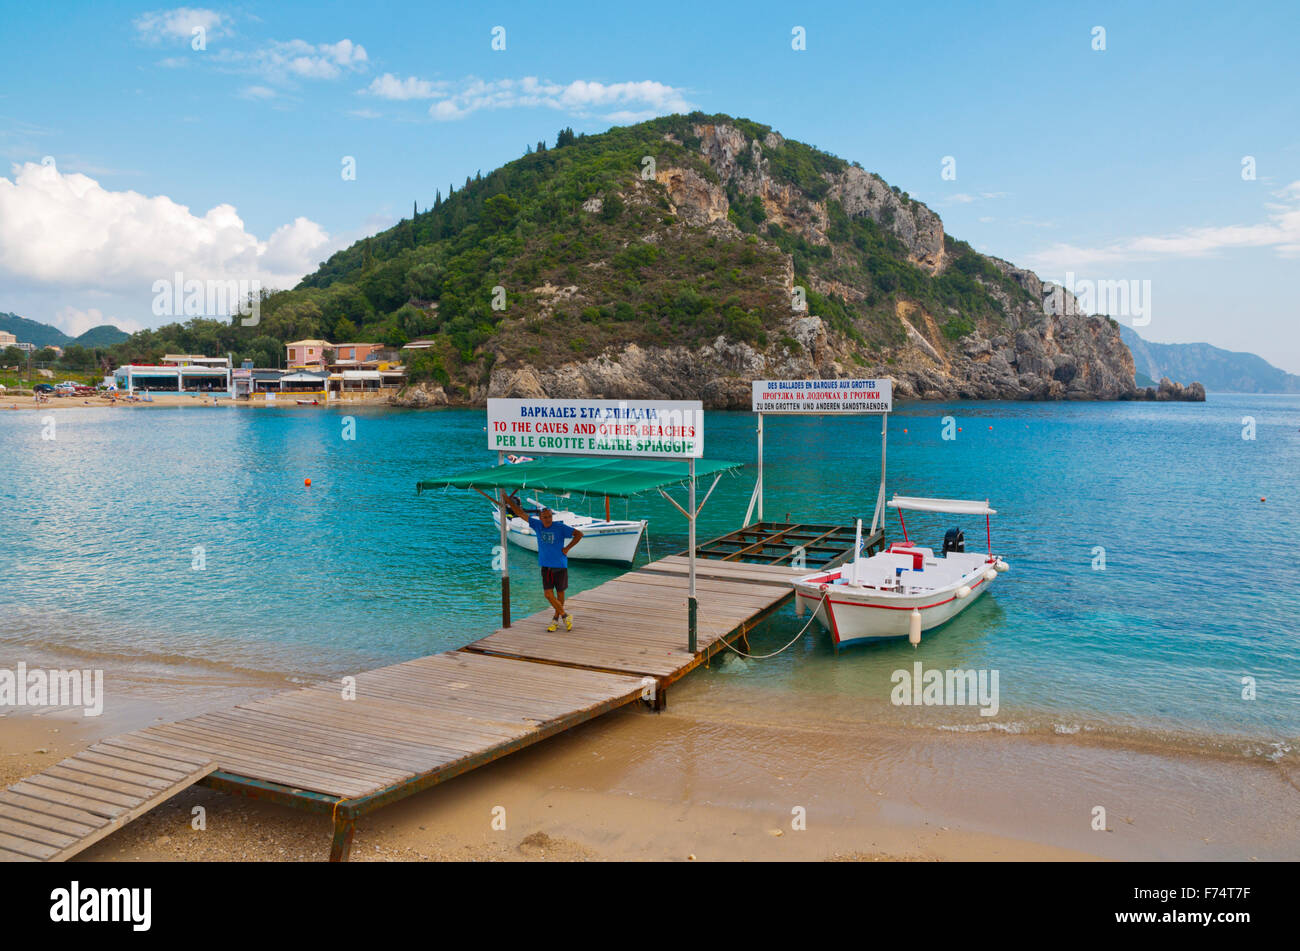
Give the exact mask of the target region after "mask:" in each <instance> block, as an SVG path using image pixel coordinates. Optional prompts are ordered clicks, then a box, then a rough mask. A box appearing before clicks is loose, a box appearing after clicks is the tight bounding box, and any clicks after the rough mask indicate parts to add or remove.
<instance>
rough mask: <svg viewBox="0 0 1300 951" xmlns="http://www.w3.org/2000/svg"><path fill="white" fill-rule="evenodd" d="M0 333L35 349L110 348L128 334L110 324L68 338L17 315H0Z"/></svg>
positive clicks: (52, 328) (53, 328)
mask: <svg viewBox="0 0 1300 951" xmlns="http://www.w3.org/2000/svg"><path fill="white" fill-rule="evenodd" d="M0 331H5V332H7V333H11V334H13V335H14V336H15V337H17V338H18V342H19V343H30V344H33V345H35V346H36V347H69V346H71V345H72V344H80V345H81V346H83V347H111V346H112V345H113V344H115V343H121V342H122V341H123V340H126V339H127V338H128V337H129V336H130V334H128V333H127V332H126V331H125V330H119V329H118V328H117V327H114V326H113V325H112V324H100V325H99V326H98V327H92V328H90V329H89V330H87V331H86V332H85V333H84V334H82V335H81V336H79V337H69V336H68V335H67V334H65V333H64V332H63V331H62V330H60V329H59V328H58V327H51V326H50V325H49V324H43V323H41V322H40V321H39V320H29V319H28V318H26V317H19V316H18V315H17V314H5V313H0Z"/></svg>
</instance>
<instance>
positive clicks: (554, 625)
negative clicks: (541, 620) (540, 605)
mask: <svg viewBox="0 0 1300 951" xmlns="http://www.w3.org/2000/svg"><path fill="white" fill-rule="evenodd" d="M559 629H560V619H559V618H557V617H553V618H551V626H550V627H548V628H547V630H548V631H558V630H559Z"/></svg>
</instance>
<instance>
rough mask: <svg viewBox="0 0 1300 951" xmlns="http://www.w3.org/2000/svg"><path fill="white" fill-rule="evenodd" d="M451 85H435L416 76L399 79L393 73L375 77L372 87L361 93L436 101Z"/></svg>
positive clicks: (440, 83)
mask: <svg viewBox="0 0 1300 951" xmlns="http://www.w3.org/2000/svg"><path fill="white" fill-rule="evenodd" d="M449 85H450V84H449V83H445V82H437V83H435V82H432V81H431V80H428V79H419V78H417V77H415V76H408V77H407V78H406V79H398V78H397V77H396V76H394V75H393V74H392V73H384V75H382V76H377V77H375V79H374V80H373V81H372V82H371V83H370V85H369V86H367V87H366V88H365V89H363V90H361V92H363V93H369V94H370V95H372V96H378V97H380V98H381V99H396V100H406V99H436V98H437V97H438V96H440V95H443V94H445V93H446V91H447V89H448V87H449Z"/></svg>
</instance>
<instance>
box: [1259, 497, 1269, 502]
mask: <svg viewBox="0 0 1300 951" xmlns="http://www.w3.org/2000/svg"><path fill="white" fill-rule="evenodd" d="M1259 500H1260V501H1261V502H1266V501H1268V500H1267V499H1266V498H1265V497H1264V496H1262V495H1261V496H1260V497H1259Z"/></svg>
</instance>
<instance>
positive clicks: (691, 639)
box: [686, 456, 716, 654]
mask: <svg viewBox="0 0 1300 951" xmlns="http://www.w3.org/2000/svg"><path fill="white" fill-rule="evenodd" d="M690 469H691V499H690V506H691V514H690V522H689V531H690V535H691V538H690V545H691V561H690V582H689V585H688V587H687V592H686V599H687V604H688V608H687V612H686V613H687V622H688V631H689V633H688V635H687V640H686V646H687V649H688V650H689V651H690V652H691V653H692V654H694V653H695V652H696V650H697V647H696V637H695V631H696V627H695V624H696V615H697V613H698V610H699V603H698V602H697V601H696V600H695V517H696V516H697V515H698V514H699V513H698V512H697V511H696V508H695V458H694V457H693V456H692V457H691V460H690ZM714 484H715V485H716V482H715V483H714Z"/></svg>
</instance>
